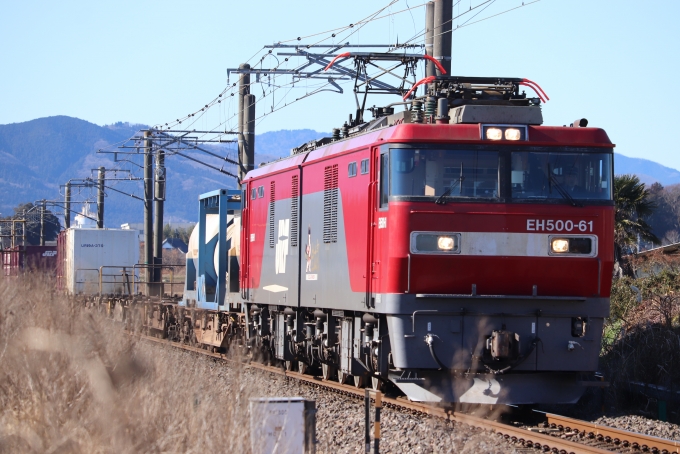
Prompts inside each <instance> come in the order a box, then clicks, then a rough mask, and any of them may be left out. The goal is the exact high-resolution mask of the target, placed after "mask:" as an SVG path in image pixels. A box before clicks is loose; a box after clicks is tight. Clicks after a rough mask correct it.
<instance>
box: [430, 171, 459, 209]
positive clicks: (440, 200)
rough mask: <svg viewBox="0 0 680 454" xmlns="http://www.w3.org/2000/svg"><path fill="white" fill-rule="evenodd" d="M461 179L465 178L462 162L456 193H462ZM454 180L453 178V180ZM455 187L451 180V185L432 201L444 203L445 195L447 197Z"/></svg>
mask: <svg viewBox="0 0 680 454" xmlns="http://www.w3.org/2000/svg"><path fill="white" fill-rule="evenodd" d="M463 180H465V177H464V176H463V163H462V162H461V163H460V175H459V176H458V185H459V187H460V189H459V191H458V193H459V194H462V193H463ZM454 181H455V180H454ZM454 187H455V183H454V182H453V181H452V182H451V185H450V186H449V187H448V188H446V189H445V190H444V192H442V195H440V196H439V197H438V198H437V200H435V201H434V203H436V204H438V205H444V204H445V203H446V201H445V200H444V199H445V198H446V197H448V196H449V195H450V194H451V192H452V191H453V188H454Z"/></svg>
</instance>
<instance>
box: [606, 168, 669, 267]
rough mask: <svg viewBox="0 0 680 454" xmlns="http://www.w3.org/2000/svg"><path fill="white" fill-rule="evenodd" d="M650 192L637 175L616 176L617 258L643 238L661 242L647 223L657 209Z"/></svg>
mask: <svg viewBox="0 0 680 454" xmlns="http://www.w3.org/2000/svg"><path fill="white" fill-rule="evenodd" d="M650 195H651V194H650V192H649V190H647V188H645V184H644V183H640V179H639V178H638V177H637V176H635V175H620V176H617V177H614V203H615V205H616V214H615V218H614V219H615V231H614V241H615V245H616V259H617V260H618V259H620V258H621V255H622V254H621V253H622V251H623V250H624V249H626V247H628V246H631V245H633V244H635V243H637V241H638V235H639V237H640V238H641V239H643V240H646V241H652V242H654V243H659V242H660V241H659V239H658V238H657V237H656V235H654V233H653V232H652V227H651V226H650V225H649V224H647V222H646V220H645V219H646V218H648V217H649V216H651V214H652V213H653V212H654V210H655V209H656V203H654V201H652V200H651V198H650Z"/></svg>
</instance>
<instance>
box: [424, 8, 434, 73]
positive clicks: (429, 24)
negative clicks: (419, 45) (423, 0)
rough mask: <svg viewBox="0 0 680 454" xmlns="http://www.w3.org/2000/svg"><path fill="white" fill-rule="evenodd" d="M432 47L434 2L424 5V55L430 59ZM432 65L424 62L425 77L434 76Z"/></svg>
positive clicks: (429, 62)
mask: <svg viewBox="0 0 680 454" xmlns="http://www.w3.org/2000/svg"><path fill="white" fill-rule="evenodd" d="M433 46H434V2H427V4H425V54H426V55H429V56H430V57H432V51H433ZM434 70H435V67H434V63H433V62H431V61H429V60H427V61H426V62H425V77H430V76H434V75H435V74H434Z"/></svg>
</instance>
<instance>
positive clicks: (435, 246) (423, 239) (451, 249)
mask: <svg viewBox="0 0 680 454" xmlns="http://www.w3.org/2000/svg"><path fill="white" fill-rule="evenodd" d="M410 250H411V253H412V254H457V253H459V252H460V233H448V232H412V233H411V247H410Z"/></svg>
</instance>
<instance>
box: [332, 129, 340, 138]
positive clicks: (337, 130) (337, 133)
mask: <svg viewBox="0 0 680 454" xmlns="http://www.w3.org/2000/svg"><path fill="white" fill-rule="evenodd" d="M333 140H340V128H333Z"/></svg>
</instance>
